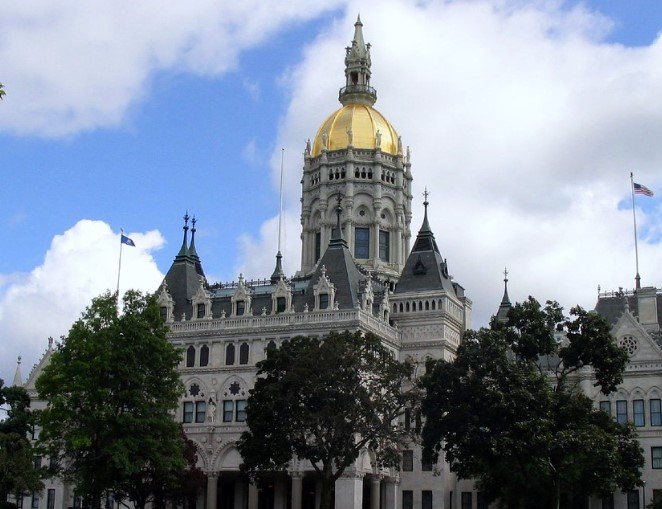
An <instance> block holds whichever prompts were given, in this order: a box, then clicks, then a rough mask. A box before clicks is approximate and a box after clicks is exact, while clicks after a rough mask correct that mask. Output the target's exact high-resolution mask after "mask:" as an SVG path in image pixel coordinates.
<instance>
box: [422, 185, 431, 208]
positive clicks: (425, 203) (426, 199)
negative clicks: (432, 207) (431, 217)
mask: <svg viewBox="0 0 662 509" xmlns="http://www.w3.org/2000/svg"><path fill="white" fill-rule="evenodd" d="M428 196H430V193H429V192H428V186H425V191H423V199H424V200H425V201H423V206H424V207H425V210H427V209H428V205H429V204H430V203H429V202H428Z"/></svg>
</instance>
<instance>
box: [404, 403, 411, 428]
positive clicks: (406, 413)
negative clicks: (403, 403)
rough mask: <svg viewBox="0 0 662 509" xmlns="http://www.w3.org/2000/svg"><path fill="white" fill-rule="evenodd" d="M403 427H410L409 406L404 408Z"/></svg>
mask: <svg viewBox="0 0 662 509" xmlns="http://www.w3.org/2000/svg"><path fill="white" fill-rule="evenodd" d="M405 429H411V408H405Z"/></svg>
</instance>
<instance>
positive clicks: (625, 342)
mask: <svg viewBox="0 0 662 509" xmlns="http://www.w3.org/2000/svg"><path fill="white" fill-rule="evenodd" d="M618 345H619V346H620V347H621V348H623V349H625V351H626V352H627V353H628V355H630V356H632V355H633V354H634V352H636V351H637V348H639V344H638V343H637V340H636V339H635V338H634V337H633V336H623V338H622V339H621V341H620V343H619V344H618Z"/></svg>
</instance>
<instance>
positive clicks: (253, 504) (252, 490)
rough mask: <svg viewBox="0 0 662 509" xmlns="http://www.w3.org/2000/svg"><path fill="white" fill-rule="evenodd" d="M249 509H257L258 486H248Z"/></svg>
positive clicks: (252, 484)
mask: <svg viewBox="0 0 662 509" xmlns="http://www.w3.org/2000/svg"><path fill="white" fill-rule="evenodd" d="M248 509H257V485H255V484H254V483H250V484H249V485H248Z"/></svg>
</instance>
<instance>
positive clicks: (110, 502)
mask: <svg viewBox="0 0 662 509" xmlns="http://www.w3.org/2000/svg"><path fill="white" fill-rule="evenodd" d="M106 509H113V496H112V495H106Z"/></svg>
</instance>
